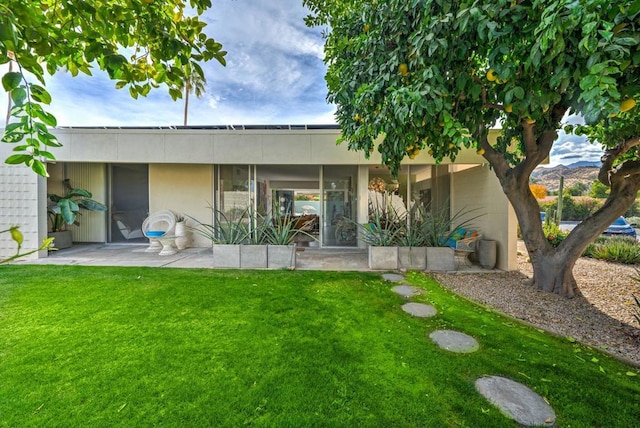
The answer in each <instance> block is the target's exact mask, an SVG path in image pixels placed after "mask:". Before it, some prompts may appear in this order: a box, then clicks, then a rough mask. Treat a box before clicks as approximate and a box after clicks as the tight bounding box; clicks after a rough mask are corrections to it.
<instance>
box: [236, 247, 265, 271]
mask: <svg viewBox="0 0 640 428" xmlns="http://www.w3.org/2000/svg"><path fill="white" fill-rule="evenodd" d="M240 267H241V268H242V269H266V268H267V246H266V245H240Z"/></svg>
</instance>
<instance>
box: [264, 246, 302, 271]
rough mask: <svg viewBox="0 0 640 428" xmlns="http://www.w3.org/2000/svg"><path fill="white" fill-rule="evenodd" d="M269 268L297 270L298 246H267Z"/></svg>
mask: <svg viewBox="0 0 640 428" xmlns="http://www.w3.org/2000/svg"><path fill="white" fill-rule="evenodd" d="M267 267H268V268H269V269H292V268H295V267H296V244H291V245H267Z"/></svg>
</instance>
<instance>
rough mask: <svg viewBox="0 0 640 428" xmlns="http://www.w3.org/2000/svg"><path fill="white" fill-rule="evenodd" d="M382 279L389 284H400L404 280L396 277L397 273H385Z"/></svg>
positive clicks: (401, 277)
mask: <svg viewBox="0 0 640 428" xmlns="http://www.w3.org/2000/svg"><path fill="white" fill-rule="evenodd" d="M382 279H384V280H385V281H390V282H400V281H403V280H404V276H402V275H398V274H397V273H385V274H384V275H382Z"/></svg>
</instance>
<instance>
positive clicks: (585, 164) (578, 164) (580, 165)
mask: <svg viewBox="0 0 640 428" xmlns="http://www.w3.org/2000/svg"><path fill="white" fill-rule="evenodd" d="M601 165H602V162H600V161H578V162H574V163H572V164H569V165H567V168H583V167H588V166H593V167H597V168H600V166H601Z"/></svg>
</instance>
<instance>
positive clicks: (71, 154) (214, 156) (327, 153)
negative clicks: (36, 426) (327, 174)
mask: <svg viewBox="0 0 640 428" xmlns="http://www.w3.org/2000/svg"><path fill="white" fill-rule="evenodd" d="M54 132H55V134H56V136H57V137H58V139H59V140H60V142H61V143H62V144H63V146H62V147H60V148H54V149H52V152H53V153H54V155H55V156H56V158H57V159H58V160H59V161H70V162H107V163H108V162H114V163H118V162H120V163H150V164H151V163H173V164H177V163H200V164H208V163H210V164H256V165H268V164H279V165H306V164H308V165H323V164H326V165H379V164H380V154H379V153H378V152H374V153H372V154H371V158H370V159H365V157H364V155H363V154H362V153H361V152H353V151H349V150H347V145H346V144H341V145H336V140H337V139H338V137H339V136H340V130H339V129H313V130H271V129H268V130H236V131H233V130H210V129H77V128H73V129H56V130H55V131H54ZM456 162H458V163H482V162H483V159H482V158H481V157H480V156H478V155H477V154H476V153H475V151H474V150H473V149H464V150H462V151H461V152H460V154H459V155H458V157H457V158H456ZM403 163H405V164H433V163H434V161H433V158H432V157H431V156H429V154H428V153H427V151H426V150H424V151H422V152H421V153H420V154H419V155H418V156H416V158H415V159H414V160H409V159H406V160H405V161H403ZM443 163H445V164H446V163H450V160H448V159H445V160H444V161H443Z"/></svg>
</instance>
